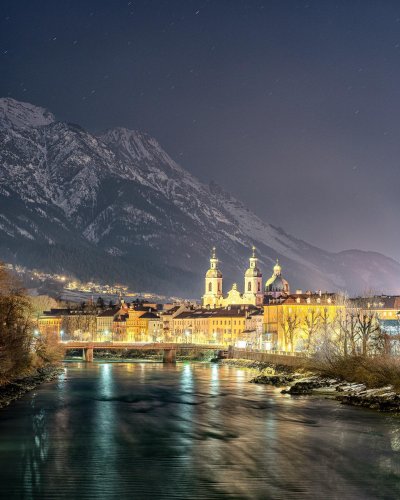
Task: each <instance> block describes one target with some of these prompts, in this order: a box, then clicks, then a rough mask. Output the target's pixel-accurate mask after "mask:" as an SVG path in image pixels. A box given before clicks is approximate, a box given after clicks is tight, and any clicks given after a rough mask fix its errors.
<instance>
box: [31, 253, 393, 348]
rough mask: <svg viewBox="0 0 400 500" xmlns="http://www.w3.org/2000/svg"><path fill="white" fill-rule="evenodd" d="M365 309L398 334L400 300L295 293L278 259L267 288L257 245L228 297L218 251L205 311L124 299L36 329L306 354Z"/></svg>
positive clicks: (65, 314)
mask: <svg viewBox="0 0 400 500" xmlns="http://www.w3.org/2000/svg"><path fill="white" fill-rule="evenodd" d="M361 309H362V311H363V315H364V317H365V318H367V317H368V318H374V320H376V321H378V322H379V324H380V326H381V327H382V328H384V329H385V330H386V331H387V332H388V333H390V334H392V335H400V297H398V296H374V297H369V298H355V299H348V298H346V297H344V296H342V295H339V294H333V293H322V292H310V291H307V292H305V293H302V292H301V291H299V290H298V291H297V292H296V293H293V294H292V293H290V287H289V283H288V281H287V280H286V279H285V278H284V277H283V276H282V268H281V266H280V265H279V263H278V262H276V264H275V266H274V268H273V274H272V276H271V277H270V278H269V279H268V280H267V281H266V283H265V286H263V283H262V274H261V272H260V269H259V267H258V259H257V257H256V254H255V248H254V247H253V250H252V254H251V257H250V259H249V267H248V269H247V270H246V272H245V276H244V292H243V293H240V292H239V290H238V287H237V285H236V284H234V285H233V286H232V288H231V290H230V291H229V292H228V293H227V294H226V295H224V294H223V289H222V272H221V270H220V268H219V263H218V259H217V256H216V251H215V248H214V249H213V251H212V255H211V258H210V268H209V269H208V270H207V272H206V275H205V290H204V295H203V297H202V305H201V306H197V305H195V304H188V303H181V304H175V305H164V306H160V305H157V304H149V303H147V304H146V303H138V302H136V303H133V304H127V303H125V302H124V301H121V302H120V304H119V305H118V306H116V307H114V308H109V309H106V310H104V311H97V312H94V311H90V312H88V311H80V310H71V309H52V310H51V311H47V312H46V313H44V314H43V315H42V316H41V317H40V318H39V319H38V325H37V328H38V330H39V332H41V333H43V334H54V335H57V336H59V337H60V338H61V339H63V340H70V339H71V340H72V339H79V340H93V341H100V342H104V341H120V342H121V341H122V342H179V343H196V344H199V343H200V344H201V343H207V344H209V343H216V344H225V345H236V346H238V347H251V348H254V349H265V350H273V351H301V350H304V349H306V348H307V347H309V344H310V339H311V337H312V336H313V335H314V336H315V333H316V331H317V329H321V328H325V329H326V328H327V326H328V325H329V326H330V328H333V327H335V328H338V329H344V328H345V327H346V325H347V322H350V323H349V325H350V326H349V328H351V325H352V323H351V322H352V321H353V319H354V317H355V316H354V315H355V314H356V312H357V313H359V311H360V310H361ZM352 318H353V319H352Z"/></svg>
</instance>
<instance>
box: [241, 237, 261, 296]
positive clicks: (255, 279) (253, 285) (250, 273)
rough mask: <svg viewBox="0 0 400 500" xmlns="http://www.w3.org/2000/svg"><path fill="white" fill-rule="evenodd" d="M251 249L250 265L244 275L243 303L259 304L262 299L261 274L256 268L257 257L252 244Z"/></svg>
mask: <svg viewBox="0 0 400 500" xmlns="http://www.w3.org/2000/svg"><path fill="white" fill-rule="evenodd" d="M252 251H253V253H252V255H251V257H250V259H249V261H250V266H249V268H248V269H247V271H246V273H245V275H244V293H243V302H244V303H245V304H253V305H255V306H261V305H262V304H263V299H264V293H263V287H262V274H261V271H260V269H259V268H258V259H257V257H256V248H255V247H254V246H253V248H252Z"/></svg>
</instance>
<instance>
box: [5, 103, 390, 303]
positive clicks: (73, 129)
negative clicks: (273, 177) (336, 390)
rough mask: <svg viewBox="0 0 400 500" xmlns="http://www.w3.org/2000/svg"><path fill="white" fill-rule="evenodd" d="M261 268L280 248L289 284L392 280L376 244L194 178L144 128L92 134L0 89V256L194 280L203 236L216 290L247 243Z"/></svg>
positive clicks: (125, 275)
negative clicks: (317, 234) (250, 205)
mask: <svg viewBox="0 0 400 500" xmlns="http://www.w3.org/2000/svg"><path fill="white" fill-rule="evenodd" d="M253 244H254V245H255V246H256V247H257V250H258V253H259V256H260V261H261V262H260V264H261V267H262V270H263V272H264V276H265V277H267V276H269V275H270V274H271V270H272V266H273V262H274V261H275V259H276V258H277V257H279V259H280V262H281V263H282V266H283V272H284V274H285V277H286V278H287V279H288V280H289V282H290V283H291V285H292V288H293V289H294V288H303V289H313V290H316V289H323V290H336V289H341V290H343V289H345V290H347V291H349V292H352V293H354V292H359V291H363V290H366V289H374V290H376V291H382V290H385V291H387V292H400V264H399V263H398V262H396V261H394V260H392V259H389V258H387V257H385V256H384V255H381V254H378V253H373V252H361V251H357V250H350V251H346V252H340V253H330V252H326V251H324V250H321V249H319V248H316V247H314V246H312V245H309V244H308V243H306V242H304V241H301V240H298V239H296V238H294V237H292V236H290V235H288V234H286V233H285V232H284V231H283V230H282V229H279V228H276V227H274V226H272V225H270V224H268V223H266V222H264V221H262V220H261V219H260V218H259V217H257V216H256V215H255V214H253V213H252V212H251V211H249V210H248V209H247V208H246V207H245V206H244V205H243V204H242V203H241V202H240V201H238V200H236V199H235V198H233V197H232V196H230V195H229V194H228V193H226V192H224V191H223V189H221V188H220V187H219V186H217V185H215V184H210V185H209V186H207V185H204V184H202V183H201V182H199V181H198V180H197V179H196V178H195V177H193V176H192V175H191V174H190V173H189V172H187V171H186V170H185V169H183V168H182V167H181V166H180V165H178V164H177V163H175V161H174V160H173V159H172V158H171V157H170V156H169V155H168V154H167V153H166V152H165V151H164V150H163V149H162V148H161V146H160V145H159V144H158V142H157V141H156V139H154V138H152V137H150V136H148V135H147V134H144V133H141V132H137V131H132V130H127V129H124V128H116V129H112V130H108V131H106V132H105V133H103V134H100V135H94V134H92V133H89V132H87V131H85V130H84V129H82V128H81V127H79V126H78V125H74V124H69V123H63V122H58V121H56V120H55V118H54V116H53V115H52V114H51V113H50V112H48V111H46V110H45V109H42V108H39V107H36V106H34V105H32V104H27V103H21V102H18V101H15V100H13V99H10V98H5V99H0V258H2V259H4V260H7V261H13V262H17V263H20V264H23V265H26V266H29V267H37V268H40V269H43V270H50V271H57V272H60V271H62V272H68V273H70V274H73V275H75V276H77V277H78V278H81V279H89V278H97V279H101V280H103V281H112V282H117V281H119V282H123V283H126V284H129V285H130V286H131V287H133V288H134V289H135V290H153V291H155V292H164V293H170V294H173V293H179V294H180V295H184V294H191V295H193V294H195V295H197V296H200V295H201V293H202V290H203V277H204V272H205V271H206V269H207V267H208V257H209V253H210V247H211V246H213V245H215V246H216V247H217V249H218V255H219V257H220V258H221V261H222V262H221V267H222V270H223V274H224V278H225V281H224V284H225V285H224V288H225V290H227V289H228V287H230V286H231V284H232V282H233V281H237V282H238V283H239V286H240V285H241V284H242V279H243V278H242V277H243V271H244V269H245V268H246V267H247V263H248V261H247V258H248V256H249V253H250V248H251V246H252V245H253Z"/></svg>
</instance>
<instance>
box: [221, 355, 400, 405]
mask: <svg viewBox="0 0 400 500" xmlns="http://www.w3.org/2000/svg"><path fill="white" fill-rule="evenodd" d="M221 363H223V364H226V365H231V366H235V367H237V368H243V369H245V370H248V371H249V372H250V373H251V374H252V375H254V376H253V377H252V378H251V380H250V381H249V382H251V383H254V384H266V385H272V386H274V387H282V391H281V392H282V394H290V395H293V396H296V395H313V394H314V395H320V396H323V397H330V398H334V399H336V400H337V401H339V402H340V403H342V404H348V405H352V406H362V407H365V408H371V409H374V410H378V411H382V412H390V413H400V393H399V392H398V391H397V390H396V389H395V388H394V386H393V385H391V384H387V385H384V386H380V387H368V386H367V385H366V384H364V383H357V382H349V381H346V380H343V379H342V378H334V377H329V376H326V374H324V373H321V372H319V371H317V370H310V368H307V367H304V368H302V369H297V370H294V369H293V368H292V367H290V366H284V365H275V364H273V363H263V362H260V361H252V360H247V359H226V360H223V361H221Z"/></svg>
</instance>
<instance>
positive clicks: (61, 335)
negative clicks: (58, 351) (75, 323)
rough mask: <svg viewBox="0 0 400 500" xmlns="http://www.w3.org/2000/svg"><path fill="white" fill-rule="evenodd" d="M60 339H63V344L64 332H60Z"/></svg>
mask: <svg viewBox="0 0 400 500" xmlns="http://www.w3.org/2000/svg"><path fill="white" fill-rule="evenodd" d="M60 338H61V342H62V341H63V338H64V330H60Z"/></svg>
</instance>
